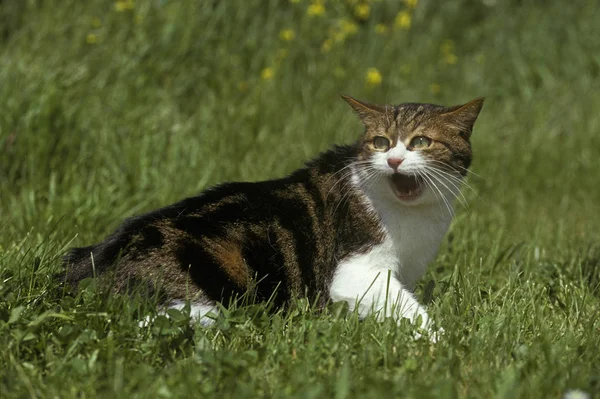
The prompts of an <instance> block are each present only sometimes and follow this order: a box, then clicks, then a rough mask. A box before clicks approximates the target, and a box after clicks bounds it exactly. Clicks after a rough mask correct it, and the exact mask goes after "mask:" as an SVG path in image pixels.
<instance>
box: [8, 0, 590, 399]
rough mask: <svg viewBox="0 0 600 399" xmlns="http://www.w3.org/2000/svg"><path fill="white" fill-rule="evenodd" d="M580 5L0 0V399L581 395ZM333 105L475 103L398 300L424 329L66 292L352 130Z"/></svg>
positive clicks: (584, 330)
mask: <svg viewBox="0 0 600 399" xmlns="http://www.w3.org/2000/svg"><path fill="white" fill-rule="evenodd" d="M599 10H600V9H599V8H598V7H597V3H596V2H595V1H588V2H586V1H579V2H569V3H568V2H562V1H561V2H559V1H549V2H543V3H542V2H535V1H517V0H512V1H502V2H501V1H498V2H495V1H483V2H480V1H474V0H473V1H467V0H449V1H444V2H441V1H440V2H437V1H432V0H429V1H425V0H420V1H416V0H412V1H405V2H401V1H394V0H388V1H384V0H381V1H366V2H365V1H363V2H359V1H356V0H355V1H350V0H347V1H341V0H340V1H333V0H328V1H325V2H308V1H307V0H299V1H287V0H268V1H267V0H248V1H242V0H238V1H196V0H153V1H141V0H137V1H135V2H134V1H133V0H129V1H117V2H112V1H101V0H93V1H92V0H90V1H77V0H61V1H58V0H46V1H42V0H28V1H24V0H23V1H9V0H3V1H0V397H2V398H11V397H62V398H68V397H80V398H81V397H165V398H167V397H186V396H187V397H190V396H196V397H219V398H229V397H235V398H238V397H276V398H282V397H299V398H336V399H337V398H339V399H341V398H347V397H365V398H369V397H373V398H381V397H415V398H426V397H444V398H445V397H482V398H490V397H498V398H504V397H505V398H514V397H527V398H530V397H539V398H548V397H555V398H558V397H562V396H563V395H564V393H565V392H567V391H569V390H574V389H580V390H583V391H585V392H587V393H589V394H590V395H591V396H592V397H600V349H599V348H600V314H599V312H600V157H599V155H598V154H599V153H600V112H599V110H600V57H599V54H600V28H598V21H599V20H600V11H599ZM339 94H350V95H353V96H355V97H357V98H359V99H363V100H367V101H372V102H380V103H383V102H389V103H400V102H434V103H441V104H456V103H463V102H466V101H468V100H470V99H472V98H475V97H478V96H485V97H486V104H485V106H484V109H483V111H482V113H481V116H480V118H479V121H478V123H477V125H476V129H475V133H474V136H473V147H474V154H475V161H474V165H473V168H472V169H473V171H474V172H475V173H476V175H475V174H474V175H472V176H471V177H470V179H469V182H468V183H469V185H470V186H471V187H472V190H469V189H465V190H464V195H465V196H466V197H467V199H468V202H469V207H468V208H462V207H459V208H458V209H457V216H456V219H455V221H454V223H453V225H452V227H451V231H450V233H449V234H448V236H447V239H446V240H445V242H444V245H443V248H442V250H441V251H440V254H439V256H438V258H437V260H436V261H435V262H434V263H433V264H432V265H431V266H430V268H429V271H428V273H427V275H426V276H425V278H424V279H423V280H422V281H421V284H420V286H419V288H418V290H417V295H418V297H419V298H420V299H421V300H422V301H423V302H424V303H426V304H427V307H428V310H429V312H430V314H431V316H432V317H433V318H435V319H436V321H437V322H438V323H439V324H440V325H441V326H443V328H444V329H445V331H446V333H445V336H444V337H443V338H442V339H441V340H440V341H439V342H438V343H437V344H435V345H434V344H431V343H430V342H428V341H426V340H413V339H412V338H411V337H412V327H411V326H410V325H408V324H404V325H402V326H400V327H397V326H396V325H395V324H394V323H393V322H392V321H386V322H384V323H377V322H375V321H374V320H366V321H364V322H359V321H358V320H357V318H356V316H355V315H352V314H350V315H348V314H345V312H344V309H343V308H342V307H340V306H332V307H331V308H330V309H328V310H327V311H325V312H320V313H319V312H316V311H314V310H313V309H311V307H310V304H307V303H303V302H300V303H298V304H297V306H296V307H294V308H293V309H291V310H289V311H287V312H279V313H276V314H274V315H268V314H267V313H265V307H264V306H261V305H253V306H247V307H240V308H237V309H230V310H227V311H224V313H225V315H224V316H223V317H221V318H220V319H219V320H218V321H217V323H216V325H215V326H214V327H211V328H206V329H205V328H201V327H191V326H190V325H189V323H188V321H189V319H188V316H187V315H186V312H185V311H184V312H181V313H179V312H173V314H171V316H172V317H171V318H165V317H159V318H157V319H156V321H155V322H154V323H153V324H151V325H150V326H149V327H144V328H142V327H139V326H138V321H139V319H140V318H142V317H144V316H145V315H148V314H153V313H154V312H155V307H154V303H153V302H152V301H151V300H148V299H143V298H138V297H134V298H130V297H114V296H112V297H106V296H104V295H102V294H101V293H98V292H96V291H95V290H94V287H93V285H89V286H88V287H87V288H86V289H84V290H82V292H80V293H79V294H78V295H77V296H73V295H68V294H66V293H65V292H63V291H62V290H61V289H60V288H59V287H57V284H56V282H55V281H54V280H53V279H52V277H53V275H54V274H55V273H56V272H57V271H58V270H59V269H60V258H61V256H62V255H63V254H64V252H65V250H66V248H68V247H69V246H75V245H77V246H82V245H87V244H90V243H92V242H95V241H97V240H100V239H102V237H104V236H105V235H106V234H107V233H109V232H110V231H111V230H112V229H114V228H115V227H116V226H117V225H118V223H119V221H120V220H122V219H123V218H125V217H127V216H131V215H134V214H137V213H140V212H143V211H147V210H150V209H153V208H156V207H158V206H161V205H166V204H169V203H171V202H174V201H176V200H178V199H181V198H183V197H185V196H190V195H194V194H196V193H198V192H199V191H200V190H202V189H204V188H206V187H209V186H211V185H213V184H216V183H218V182H222V181H226V180H248V181H255V180H262V179H267V178H272V177H278V176H283V175H285V174H287V173H289V172H290V171H292V170H294V169H296V168H298V167H299V166H301V165H302V163H303V162H305V161H306V160H308V159H309V158H311V157H313V156H315V155H316V154H317V153H318V152H319V151H322V150H324V149H326V148H328V147H330V146H331V145H333V144H335V143H338V144H339V143H348V142H351V141H352V140H354V139H356V138H357V137H358V136H359V135H360V134H361V132H362V128H361V126H360V125H359V123H358V122H357V119H356V118H355V117H354V116H353V115H352V114H351V112H350V109H349V108H348V107H347V105H346V104H344V103H343V101H341V100H340V99H339Z"/></svg>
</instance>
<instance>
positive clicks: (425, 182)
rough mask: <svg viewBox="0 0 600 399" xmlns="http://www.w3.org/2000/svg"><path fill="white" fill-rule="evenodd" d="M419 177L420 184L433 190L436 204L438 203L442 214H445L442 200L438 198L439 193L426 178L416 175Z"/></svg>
mask: <svg viewBox="0 0 600 399" xmlns="http://www.w3.org/2000/svg"><path fill="white" fill-rule="evenodd" d="M416 176H417V181H419V184H424V185H425V187H427V188H429V189H430V190H431V192H432V193H433V195H435V199H436V200H437V201H436V202H437V203H438V206H439V207H440V212H442V213H443V212H444V208H442V202H441V198H440V197H439V196H438V193H437V191H436V190H435V189H434V188H433V186H432V185H431V184H430V183H429V181H428V180H427V179H426V177H425V176H422V175H416Z"/></svg>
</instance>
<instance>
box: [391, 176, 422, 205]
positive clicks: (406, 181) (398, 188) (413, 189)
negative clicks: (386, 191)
mask: <svg viewBox="0 0 600 399" xmlns="http://www.w3.org/2000/svg"><path fill="white" fill-rule="evenodd" d="M390 186H391V187H392V191H393V192H394V194H396V197H398V198H399V199H401V200H402V201H412V200H415V199H417V198H419V197H420V196H421V194H422V193H423V186H422V185H421V183H419V180H418V179H417V177H416V176H409V175H403V174H401V173H394V174H393V175H392V176H391V177H390Z"/></svg>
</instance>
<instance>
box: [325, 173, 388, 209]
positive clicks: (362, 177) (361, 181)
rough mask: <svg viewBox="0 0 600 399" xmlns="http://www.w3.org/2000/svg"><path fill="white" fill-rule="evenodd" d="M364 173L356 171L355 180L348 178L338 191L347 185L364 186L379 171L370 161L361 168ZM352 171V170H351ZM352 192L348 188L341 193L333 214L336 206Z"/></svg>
mask: <svg viewBox="0 0 600 399" xmlns="http://www.w3.org/2000/svg"><path fill="white" fill-rule="evenodd" d="M362 172H364V174H361V173H360V172H359V171H357V173H356V174H355V175H354V176H356V177H357V181H353V180H352V179H348V181H347V182H346V183H345V184H344V185H343V186H342V187H341V188H340V191H344V190H345V189H346V188H349V187H348V186H354V185H356V186H358V187H359V188H362V187H364V186H365V184H366V183H367V182H368V181H369V180H370V179H372V178H373V177H374V176H377V175H378V174H379V173H380V171H379V170H377V169H376V168H374V167H373V165H372V164H371V163H370V162H367V165H366V167H364V168H363V171H362ZM353 173H354V171H353ZM351 194H352V190H351V189H348V190H346V191H345V192H343V193H342V197H341V198H340V200H339V201H338V203H337V205H336V207H335V208H334V210H333V214H335V213H336V212H337V210H338V208H339V207H340V206H341V205H342V204H343V203H344V201H346V200H348V199H349V198H350V195H351Z"/></svg>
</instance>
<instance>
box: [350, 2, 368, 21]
mask: <svg viewBox="0 0 600 399" xmlns="http://www.w3.org/2000/svg"><path fill="white" fill-rule="evenodd" d="M370 14H371V7H370V6H369V5H368V4H365V3H362V4H359V5H357V6H356V7H354V15H355V16H356V18H358V19H362V20H365V19H367V18H369V15H370Z"/></svg>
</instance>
